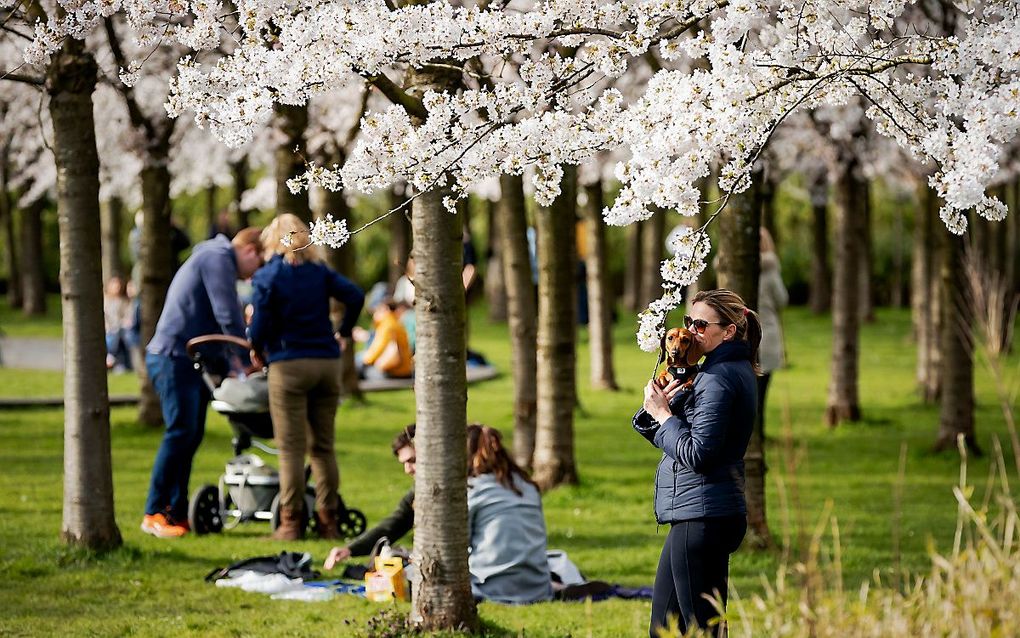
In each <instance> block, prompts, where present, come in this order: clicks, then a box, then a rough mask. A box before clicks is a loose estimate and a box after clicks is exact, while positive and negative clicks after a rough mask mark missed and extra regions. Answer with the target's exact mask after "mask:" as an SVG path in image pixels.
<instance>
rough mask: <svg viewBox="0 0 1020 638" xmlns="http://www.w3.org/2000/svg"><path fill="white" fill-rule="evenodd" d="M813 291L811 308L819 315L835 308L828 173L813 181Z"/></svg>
mask: <svg viewBox="0 0 1020 638" xmlns="http://www.w3.org/2000/svg"><path fill="white" fill-rule="evenodd" d="M810 193H811V217H812V219H813V221H814V223H813V224H812V228H811V231H812V232H811V236H812V243H811V247H812V250H811V290H810V292H809V297H810V298H809V301H808V305H809V306H810V307H811V312H813V313H815V314H816V315H820V314H824V313H826V312H829V309H830V308H831V307H832V306H831V304H832V271H831V270H830V269H829V222H828V204H829V183H828V179H827V178H826V175H825V173H824V172H823V173H819V175H818V176H817V177H816V178H815V179H813V180H812V181H811V185H810Z"/></svg>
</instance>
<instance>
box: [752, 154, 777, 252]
mask: <svg viewBox="0 0 1020 638" xmlns="http://www.w3.org/2000/svg"><path fill="white" fill-rule="evenodd" d="M774 173H775V171H773V170H770V169H769V167H768V166H766V167H765V170H763V171H762V178H761V182H760V183H759V185H758V188H757V191H758V199H760V200H761V225H762V226H763V227H764V228H765V230H767V231H769V234H770V235H772V241H773V242H774V243H775V245H776V252H777V253H778V252H779V244H780V240H781V239H782V238H781V237H780V236H779V218H778V213H777V211H776V189H777V187H778V184H776V182H775V179H776V175H775V174H774Z"/></svg>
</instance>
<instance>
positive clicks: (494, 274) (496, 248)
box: [485, 200, 507, 323]
mask: <svg viewBox="0 0 1020 638" xmlns="http://www.w3.org/2000/svg"><path fill="white" fill-rule="evenodd" d="M485 210H486V212H487V213H488V218H489V240H488V245H487V246H486V251H485V253H486V254H487V255H488V257H489V258H488V259H487V260H486V263H485V299H486V301H487V302H488V305H489V321H491V322H493V323H503V322H505V321H506V319H507V301H506V279H505V278H504V273H503V248H502V246H501V244H502V241H501V240H500V237H499V225H498V224H497V223H496V203H495V202H491V201H489V200H485Z"/></svg>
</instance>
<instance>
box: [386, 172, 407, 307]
mask: <svg viewBox="0 0 1020 638" xmlns="http://www.w3.org/2000/svg"><path fill="white" fill-rule="evenodd" d="M405 199H406V198H405V197H404V195H403V190H402V189H401V190H400V191H398V190H397V189H396V188H393V189H391V190H390V210H393V209H394V208H396V207H397V206H400V205H401V204H403V203H404V201H405ZM409 213H411V209H408V208H405V209H403V210H399V211H397V212H395V213H393V214H392V215H390V219H389V225H390V244H389V249H388V250H389V259H388V260H387V263H388V264H389V271H388V277H387V283H388V285H389V288H388V289H389V290H391V291H392V290H393V287H394V286H395V285H396V283H397V280H398V279H400V278H401V277H402V276H403V275H404V273H405V272H406V271H407V258H408V257H409V256H410V254H411V220H410V219H409V217H410V215H409Z"/></svg>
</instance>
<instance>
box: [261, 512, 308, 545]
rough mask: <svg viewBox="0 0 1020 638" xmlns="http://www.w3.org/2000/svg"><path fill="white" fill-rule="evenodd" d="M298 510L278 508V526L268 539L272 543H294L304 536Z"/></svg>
mask: <svg viewBox="0 0 1020 638" xmlns="http://www.w3.org/2000/svg"><path fill="white" fill-rule="evenodd" d="M302 513H303V512H302V511H301V510H299V509H291V508H289V507H281V508H280V526H279V527H277V528H276V531H274V532H273V533H272V535H271V536H270V537H269V538H271V539H272V540H274V541H296V540H300V539H301V538H302V537H303V536H304V535H305V529H304V527H305V526H304V525H302V523H303V521H302V520H301V519H302V516H301V514H302Z"/></svg>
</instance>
